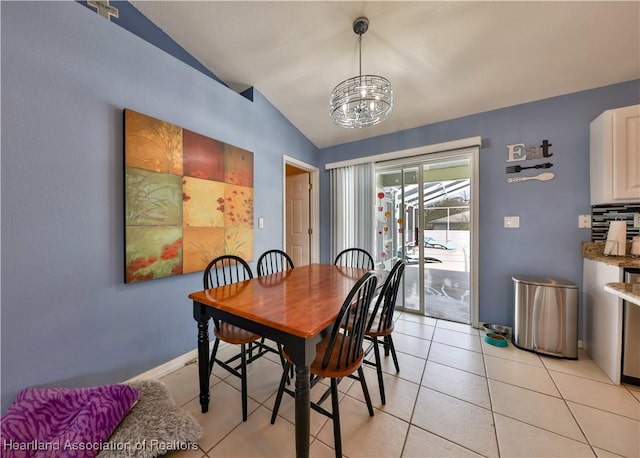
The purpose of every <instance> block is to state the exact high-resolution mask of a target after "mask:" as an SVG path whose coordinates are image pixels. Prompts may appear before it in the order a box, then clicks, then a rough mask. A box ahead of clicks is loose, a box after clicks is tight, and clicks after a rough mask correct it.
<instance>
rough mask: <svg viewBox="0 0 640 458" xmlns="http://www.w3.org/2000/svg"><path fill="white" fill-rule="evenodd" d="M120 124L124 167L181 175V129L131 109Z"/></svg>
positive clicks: (126, 111) (125, 113) (125, 112)
mask: <svg viewBox="0 0 640 458" xmlns="http://www.w3.org/2000/svg"><path fill="white" fill-rule="evenodd" d="M124 122H125V139H124V148H125V165H127V166H129V167H137V168H140V169H145V170H151V171H154V172H163V173H172V174H174V175H182V128H180V127H178V126H176V125H173V124H169V123H168V122H164V121H160V120H158V119H154V118H151V117H149V116H145V115H143V114H140V113H136V112H135V111H131V110H125V111H124Z"/></svg>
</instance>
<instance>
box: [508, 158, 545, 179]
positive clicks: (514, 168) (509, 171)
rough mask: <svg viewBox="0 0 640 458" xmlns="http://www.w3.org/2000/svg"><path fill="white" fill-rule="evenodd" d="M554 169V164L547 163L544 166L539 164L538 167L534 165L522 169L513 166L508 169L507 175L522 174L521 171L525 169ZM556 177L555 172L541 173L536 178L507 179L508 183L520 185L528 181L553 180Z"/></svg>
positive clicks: (518, 166)
mask: <svg viewBox="0 0 640 458" xmlns="http://www.w3.org/2000/svg"><path fill="white" fill-rule="evenodd" d="M551 167H553V164H552V163H551V162H545V163H544V164H537V165H532V166H530V167H522V166H520V165H512V166H509V167H507V168H506V172H507V173H520V171H522V170H525V169H548V168H551ZM555 176H556V175H555V173H553V172H542V173H539V174H538V175H535V176H531V177H513V178H507V183H518V182H521V181H527V180H539V181H548V180H551V179H552V178H554V177H555Z"/></svg>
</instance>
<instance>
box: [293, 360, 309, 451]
mask: <svg viewBox="0 0 640 458" xmlns="http://www.w3.org/2000/svg"><path fill="white" fill-rule="evenodd" d="M309 388H310V382H309V366H296V400H295V409H296V457H297V458H308V457H309V437H310V426H309V422H310V415H311V412H310V408H311V407H310V399H311V396H310V394H309Z"/></svg>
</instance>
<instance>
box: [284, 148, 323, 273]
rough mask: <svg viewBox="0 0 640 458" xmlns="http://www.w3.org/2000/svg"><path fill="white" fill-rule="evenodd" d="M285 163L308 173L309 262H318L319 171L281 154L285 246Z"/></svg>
mask: <svg viewBox="0 0 640 458" xmlns="http://www.w3.org/2000/svg"><path fill="white" fill-rule="evenodd" d="M287 165H291V166H293V167H296V168H298V169H301V170H304V171H305V172H307V173H309V180H310V183H311V190H310V192H309V215H310V217H309V219H310V221H309V224H310V225H311V237H310V238H309V251H310V254H311V256H310V258H311V263H312V264H313V263H319V262H320V172H319V169H318V168H317V167H315V166H313V165H311V164H307V163H306V162H302V161H300V160H298V159H295V158H293V157H290V156H287V155H286V154H283V155H282V246H283V247H286V246H287Z"/></svg>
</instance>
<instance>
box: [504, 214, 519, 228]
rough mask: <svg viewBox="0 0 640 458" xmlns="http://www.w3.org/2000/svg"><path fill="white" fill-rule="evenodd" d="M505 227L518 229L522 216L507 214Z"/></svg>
mask: <svg viewBox="0 0 640 458" xmlns="http://www.w3.org/2000/svg"><path fill="white" fill-rule="evenodd" d="M504 227H506V228H507V229H517V228H519V227H520V217H519V216H505V217H504Z"/></svg>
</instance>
